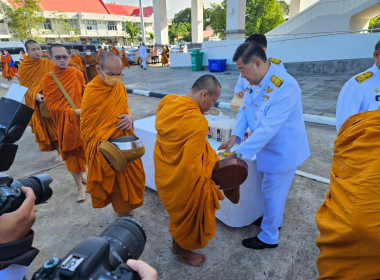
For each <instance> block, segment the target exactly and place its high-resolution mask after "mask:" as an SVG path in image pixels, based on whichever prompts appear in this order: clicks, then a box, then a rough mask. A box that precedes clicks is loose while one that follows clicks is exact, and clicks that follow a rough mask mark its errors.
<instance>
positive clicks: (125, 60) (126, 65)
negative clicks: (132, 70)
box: [121, 50, 130, 68]
mask: <svg viewBox="0 0 380 280" xmlns="http://www.w3.org/2000/svg"><path fill="white" fill-rule="evenodd" d="M121 61H122V63H123V68H125V67H128V68H129V67H130V66H129V62H128V59H127V57H126V52H125V50H124V51H123V52H122V54H121Z"/></svg>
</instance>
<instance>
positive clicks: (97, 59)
mask: <svg viewBox="0 0 380 280" xmlns="http://www.w3.org/2000/svg"><path fill="white" fill-rule="evenodd" d="M102 52H103V51H98V53H97V54H96V64H98V63H99V57H100V55H101V54H102Z"/></svg>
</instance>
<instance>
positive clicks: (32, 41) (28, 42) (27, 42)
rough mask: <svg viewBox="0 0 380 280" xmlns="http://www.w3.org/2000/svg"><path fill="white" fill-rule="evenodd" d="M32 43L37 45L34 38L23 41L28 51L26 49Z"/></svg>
mask: <svg viewBox="0 0 380 280" xmlns="http://www.w3.org/2000/svg"><path fill="white" fill-rule="evenodd" d="M33 44H37V45H38V43H37V42H36V41H34V40H28V41H26V42H25V49H26V50H27V51H28V50H29V47H30V46H31V45H33Z"/></svg>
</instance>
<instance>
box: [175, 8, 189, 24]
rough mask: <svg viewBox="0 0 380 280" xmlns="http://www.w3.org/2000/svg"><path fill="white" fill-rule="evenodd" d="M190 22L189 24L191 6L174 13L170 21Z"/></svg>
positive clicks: (178, 22)
mask: <svg viewBox="0 0 380 280" xmlns="http://www.w3.org/2000/svg"><path fill="white" fill-rule="evenodd" d="M181 22H182V23H190V24H191V8H186V9H183V10H181V11H179V12H178V13H176V14H175V15H174V18H173V20H172V23H177V24H180V23H181Z"/></svg>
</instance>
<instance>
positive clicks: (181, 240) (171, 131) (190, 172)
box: [154, 95, 224, 250]
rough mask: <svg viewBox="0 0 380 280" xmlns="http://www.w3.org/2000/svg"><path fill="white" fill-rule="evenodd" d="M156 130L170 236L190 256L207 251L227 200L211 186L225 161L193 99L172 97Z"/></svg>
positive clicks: (160, 186) (162, 106) (161, 112)
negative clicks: (191, 252) (218, 214)
mask: <svg viewBox="0 0 380 280" xmlns="http://www.w3.org/2000/svg"><path fill="white" fill-rule="evenodd" d="M155 127H156V130H157V139H156V144H155V147H154V166H155V182H156V187H157V192H158V195H159V197H160V199H161V201H162V203H163V205H164V207H165V209H166V211H167V212H168V214H169V231H170V234H171V235H172V237H173V239H174V240H175V241H176V242H177V243H178V244H179V245H180V246H181V247H182V248H184V249H186V250H194V249H198V248H203V247H205V246H206V245H207V243H208V241H209V240H210V239H211V238H213V237H214V236H215V210H217V209H219V208H220V204H219V200H222V199H224V196H223V194H222V192H221V191H220V190H219V188H218V187H217V185H216V184H215V183H214V181H212V180H211V175H212V170H213V168H214V166H215V163H216V162H217V161H218V160H219V157H218V155H217V154H216V153H215V151H214V150H213V149H212V148H211V146H210V144H209V143H208V141H207V132H208V123H207V120H206V118H205V117H204V116H203V114H202V113H201V111H200V108H199V105H198V104H197V103H196V102H195V101H194V100H192V99H191V98H189V97H187V96H176V95H168V96H166V97H164V98H163V99H162V100H161V102H160V103H159V105H158V109H157V115H156V125H155Z"/></svg>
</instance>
